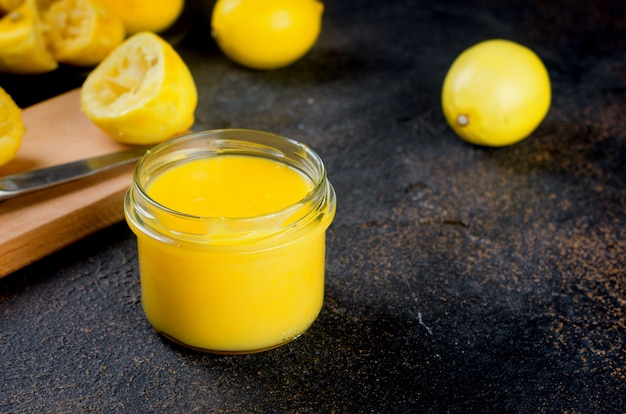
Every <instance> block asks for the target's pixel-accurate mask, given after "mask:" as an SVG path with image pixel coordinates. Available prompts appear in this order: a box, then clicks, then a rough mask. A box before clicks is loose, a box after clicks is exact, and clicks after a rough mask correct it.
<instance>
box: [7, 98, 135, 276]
mask: <svg viewBox="0 0 626 414" xmlns="http://www.w3.org/2000/svg"><path fill="white" fill-rule="evenodd" d="M22 117H23V120H24V124H25V126H26V129H27V131H26V134H25V135H24V137H23V141H22V146H21V147H20V149H19V151H18V153H17V156H16V158H15V159H13V160H11V161H10V162H9V163H7V164H5V165H3V166H0V176H5V175H8V174H13V173H16V172H22V171H29V170H33V169H38V168H42V167H47V166H50V165H56V164H61V163H65V162H69V161H75V160H79V159H82V158H87V157H92V156H96V155H102V154H107V153H111V152H116V151H121V150H124V149H127V148H129V147H128V146H125V145H122V144H119V143H117V142H115V141H114V140H112V139H111V138H109V137H108V136H106V135H105V134H104V133H103V132H102V131H100V130H99V129H98V128H97V127H96V126H95V125H94V124H93V123H91V121H90V120H89V119H88V118H87V117H86V116H85V115H84V114H83V113H82V112H81V111H80V90H79V89H76V90H72V91H70V92H67V93H65V94H62V95H59V96H57V97H54V98H52V99H49V100H47V101H44V102H41V103H39V104H36V105H33V106H31V107H29V108H26V109H24V111H23V112H22ZM133 168H134V163H131V164H129V165H126V166H123V167H120V168H117V169H113V170H109V171H106V172H103V173H101V174H96V175H95V176H91V177H87V178H84V179H81V180H78V181H75V182H71V183H66V184H62V185H59V186H57V187H52V188H48V189H45V190H41V191H36V192H33V193H29V194H25V195H23V196H18V197H15V198H12V199H7V200H3V201H0V277H3V276H6V275H8V274H10V273H11V272H14V271H15V270H17V269H20V268H22V267H24V266H26V265H28V264H29V263H32V262H34V261H36V260H38V259H40V258H42V257H44V256H46V255H48V254H50V253H52V252H54V251H56V250H59V249H60V248H62V247H65V246H67V245H69V244H71V243H73V242H75V241H77V240H79V239H81V238H83V237H85V236H87V235H89V234H91V233H94V232H96V231H98V230H101V229H103V228H105V227H107V226H110V225H112V224H114V223H116V222H119V221H121V220H123V218H124V211H123V198H124V194H125V193H126V190H127V189H128V186H129V185H130V183H131V180H132V172H133Z"/></svg>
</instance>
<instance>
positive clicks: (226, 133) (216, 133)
mask: <svg viewBox="0 0 626 414" xmlns="http://www.w3.org/2000/svg"><path fill="white" fill-rule="evenodd" d="M242 135H244V136H257V137H259V136H262V137H265V138H270V139H274V140H280V141H282V142H284V143H286V144H288V145H290V146H293V147H294V148H298V149H300V150H302V151H304V152H305V153H306V155H307V156H308V157H310V159H311V160H313V161H314V163H315V166H316V167H317V169H318V174H319V176H318V177H317V178H316V179H315V180H313V179H312V177H310V176H308V175H307V178H309V179H311V181H312V183H313V187H312V188H311V190H309V192H307V194H306V195H305V196H304V197H303V198H301V199H300V200H298V201H296V202H295V203H292V204H289V205H287V206H285V207H283V208H280V209H277V210H275V211H272V212H269V213H263V214H258V215H252V216H201V215H195V214H190V213H186V212H183V211H179V210H176V209H172V208H170V207H168V206H166V205H163V204H161V203H159V202H157V201H156V200H154V199H153V198H152V197H151V196H150V195H149V193H148V191H147V189H146V186H145V185H144V184H143V183H142V180H141V179H140V177H139V176H140V174H141V172H142V170H143V169H144V167H145V166H146V164H147V163H148V162H150V160H151V159H152V158H153V157H155V156H158V155H159V154H160V153H162V152H164V151H167V150H168V149H171V148H172V147H176V146H180V145H183V144H184V143H186V142H189V141H192V140H194V139H197V138H201V137H203V138H207V139H210V140H213V141H217V140H219V141H222V142H226V141H229V142H237V143H241V144H243V143H251V144H254V143H255V142H254V141H252V140H246V139H240V138H234V136H242ZM268 149H269V150H270V151H268V153H270V152H271V153H273V154H274V155H277V154H278V153H277V152H275V151H271V150H273V148H268ZM235 154H236V153H235ZM286 164H287V163H286ZM292 167H293V166H292ZM299 172H303V171H301V170H300V169H299ZM326 185H327V171H326V167H325V165H324V163H323V161H322V159H321V157H320V156H319V155H318V154H317V153H316V152H315V151H314V150H313V149H311V148H310V147H309V146H308V145H306V144H303V143H301V142H299V141H296V140H294V139H291V138H286V137H283V136H280V135H277V134H273V133H270V132H264V131H258V130H253V129H244V128H229V129H213V130H206V131H198V132H190V133H187V134H184V135H180V136H178V137H175V138H172V139H170V140H168V141H165V142H162V143H160V144H157V145H155V146H154V147H152V148H150V149H149V150H148V151H147V152H146V154H145V155H144V156H143V157H142V158H141V159H140V160H139V161H138V163H137V165H136V167H135V171H134V174H133V186H134V188H135V189H136V190H137V191H139V193H140V194H141V197H142V198H143V199H144V200H145V201H147V202H148V203H149V204H150V205H152V206H153V207H156V208H157V209H159V210H161V211H163V212H166V213H168V214H172V215H175V216H177V217H180V218H182V219H189V220H197V221H209V220H219V221H221V222H228V221H237V222H246V221H256V220H259V219H268V218H270V217H277V216H282V215H287V214H288V213H289V212H291V211H295V210H298V209H300V208H302V207H303V206H305V205H306V204H309V203H311V202H312V201H313V200H314V199H315V198H316V197H318V195H319V194H320V192H322V191H324V187H325V186H326Z"/></svg>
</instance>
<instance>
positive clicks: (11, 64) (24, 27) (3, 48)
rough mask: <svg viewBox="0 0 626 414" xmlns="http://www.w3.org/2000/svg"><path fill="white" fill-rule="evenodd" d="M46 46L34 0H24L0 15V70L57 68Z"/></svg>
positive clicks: (29, 71)
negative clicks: (16, 6) (0, 16)
mask: <svg viewBox="0 0 626 414" xmlns="http://www.w3.org/2000/svg"><path fill="white" fill-rule="evenodd" d="M57 66H58V63H57V61H56V59H54V56H52V53H50V51H49V50H48V49H47V45H46V39H45V35H44V31H43V22H42V20H41V16H40V14H39V11H38V9H37V3H36V1H35V0H26V1H24V3H23V4H22V5H21V6H19V7H18V8H17V9H15V10H13V11H11V12H9V13H8V14H6V15H4V16H3V17H2V19H0V71H3V72H11V73H21V74H35V73H44V72H49V71H52V70H54V69H56V68H57Z"/></svg>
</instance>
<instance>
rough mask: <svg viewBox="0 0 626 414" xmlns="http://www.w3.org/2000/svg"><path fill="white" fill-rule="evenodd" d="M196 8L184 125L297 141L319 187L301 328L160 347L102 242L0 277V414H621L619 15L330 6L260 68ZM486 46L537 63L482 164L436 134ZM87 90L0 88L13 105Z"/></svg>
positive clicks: (13, 80)
mask: <svg viewBox="0 0 626 414" xmlns="http://www.w3.org/2000/svg"><path fill="white" fill-rule="evenodd" d="M211 6H212V2H210V1H209V2H207V3H205V4H202V3H200V2H195V3H189V5H188V13H187V14H186V17H185V18H183V19H182V20H181V22H182V23H181V24H179V25H177V26H176V27H175V28H174V29H173V30H172V33H173V34H172V35H171V36H172V37H171V39H173V41H175V42H176V45H177V48H178V50H179V51H180V53H181V55H182V56H183V58H184V59H185V60H186V62H187V63H188V65H189V67H190V68H191V70H192V72H193V74H194V77H195V79H196V82H197V85H198V88H199V93H200V104H199V107H198V110H197V122H196V124H195V126H194V130H202V129H214V128H227V127H243V128H254V129H261V130H266V131H271V132H274V133H278V134H282V135H285V136H288V137H291V138H294V139H297V140H300V141H303V142H305V143H307V144H309V145H311V146H312V147H313V148H314V149H315V150H317V152H319V153H320V155H321V156H322V158H323V159H324V160H325V163H326V165H327V167H328V169H329V176H330V180H331V181H332V183H333V184H334V186H335V188H336V191H337V194H338V203H339V207H338V212H337V216H336V220H335V222H334V223H333V225H332V226H331V228H330V229H329V231H328V257H327V295H326V302H325V307H324V308H323V310H322V313H321V315H320V317H319V319H318V320H317V321H316V322H315V324H314V325H313V326H312V327H311V329H310V330H309V331H307V333H306V334H305V335H303V336H302V337H300V338H299V339H297V340H296V341H294V342H292V343H290V344H288V345H285V346H283V347H280V348H278V349H275V350H272V351H268V352H265V353H260V354H255V355H247V356H236V357H223V356H213V355H205V354H198V353H194V352H191V351H187V350H184V349H182V348H179V347H177V346H174V345H172V344H170V343H169V342H167V341H166V340H164V339H162V338H161V337H159V336H158V335H157V334H155V333H154V332H153V331H152V329H151V327H150V326H149V324H148V322H147V321H146V320H145V318H144V316H143V313H142V310H141V304H140V292H139V284H138V270H137V256H136V250H135V240H134V236H133V235H132V234H131V232H130V231H129V230H128V228H127V227H126V225H125V223H120V224H118V225H115V226H112V227H111V228H109V229H106V230H104V231H101V232H99V233H97V234H94V235H93V236H91V237H89V238H87V239H86V240H83V241H81V242H78V243H76V244H75V245H72V246H70V247H68V248H66V249H64V250H62V251H60V252H58V253H57V254H54V255H52V256H50V257H48V258H45V259H43V260H41V261H39V262H37V263H35V264H33V265H31V266H29V267H27V268H25V269H22V270H20V271H18V272H16V273H14V274H12V275H10V276H8V277H6V278H4V279H0V412H2V413H44V412H53V413H56V412H58V413H81V412H91V411H93V412H120V413H130V412H137V413H153V412H154V413H174V412H178V413H191V412H232V413H235V412H264V413H269V412H276V413H280V412H302V413H305V412H307V413H356V412H375V413H392V412H396V413H407V412H415V413H420V412H421V413H470V412H471V413H474V412H480V413H492V412H493V413H508V412H510V413H536V412H547V413H550V412H559V413H613V412H615V413H618V412H619V413H623V412H626V386H625V383H626V351H625V347H626V341H625V337H626V335H625V333H626V319H625V318H626V315H625V308H626V294H625V292H626V259H625V254H626V211H625V207H624V206H625V204H626V133H625V130H626V3H625V2H624V1H623V0H613V1H609V0H602V1H589V2H580V1H576V0H555V1H534V2H533V1H521V0H515V1H509V2H502V1H494V0H484V1H458V0H453V1H446V2H426V1H416V0H404V1H403V0H384V1H371V0H344V1H331V0H329V1H327V2H326V11H325V15H324V26H323V32H322V35H321V37H320V39H319V42H318V43H317V44H316V46H315V48H314V49H313V50H312V51H311V52H310V53H309V54H308V55H307V56H306V57H305V58H303V59H302V60H300V61H299V62H297V63H295V64H294V65H292V66H290V67H288V68H285V69H282V70H277V71H271V72H262V71H253V70H248V69H245V68H242V67H239V66H237V65H235V64H233V63H231V62H230V61H228V60H227V59H226V58H225V57H224V56H223V55H222V54H221V53H220V52H219V50H218V49H217V48H216V46H215V45H214V43H213V41H212V40H211V38H210V29H209V28H208V17H207V16H208V13H209V10H210V8H211ZM183 23H184V24H183ZM168 35H169V34H168ZM183 35H184V36H185V37H184V38H182V40H181V36H183ZM496 37H501V38H507V39H510V40H515V41H518V42H520V43H523V44H525V45H527V46H529V47H530V48H532V49H533V50H535V52H537V54H538V55H539V56H540V57H541V58H542V59H543V60H544V62H545V64H546V66H547V67H548V70H549V72H550V75H551V79H552V86H553V102H552V106H551V109H550V112H549V114H548V116H547V118H546V119H545V121H544V122H543V123H542V125H541V126H540V127H539V128H538V129H537V131H536V132H535V133H534V134H533V135H532V136H531V137H530V138H529V139H527V140H525V141H523V142H521V143H519V144H517V145H514V146H511V147H507V148H500V149H488V148H481V147H474V146H471V145H469V144H466V143H464V142H463V141H461V140H460V139H459V138H458V137H456V136H455V135H454V133H453V132H452V131H451V129H449V127H448V126H447V125H446V123H445V120H444V118H443V115H442V113H441V109H440V90H441V85H442V82H443V78H444V75H445V73H446V70H447V68H448V67H449V65H450V64H451V63H452V61H453V60H454V58H455V57H456V56H457V55H458V54H459V53H460V52H461V51H463V50H464V49H465V48H467V47H469V46H470V45H472V44H474V43H476V42H479V41H481V40H486V39H489V38H496ZM83 78H84V73H81V71H79V70H75V69H70V68H61V69H59V70H58V71H56V72H54V73H52V74H48V75H41V76H31V77H27V78H23V77H15V76H8V75H2V76H0V84H1V85H2V86H3V87H4V88H5V89H7V90H8V91H9V92H10V93H12V94H13V95H14V98H15V99H16V100H17V101H18V103H20V105H22V106H26V105H29V104H32V103H34V102H37V101H39V100H41V99H44V98H47V97H49V96H52V95H54V94H57V93H60V92H62V91H64V90H67V89H70V88H73V87H76V86H79V85H80V83H81V82H82V80H83ZM0 254H1V253H0Z"/></svg>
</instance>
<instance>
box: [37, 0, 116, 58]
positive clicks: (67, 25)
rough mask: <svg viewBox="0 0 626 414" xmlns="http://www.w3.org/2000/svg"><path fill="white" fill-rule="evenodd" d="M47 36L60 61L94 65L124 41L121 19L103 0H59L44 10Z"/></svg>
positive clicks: (55, 55) (49, 44)
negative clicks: (101, 0)
mask: <svg viewBox="0 0 626 414" xmlns="http://www.w3.org/2000/svg"><path fill="white" fill-rule="evenodd" d="M44 22H45V23H46V25H47V27H48V30H47V32H46V39H47V41H48V46H49V47H50V50H51V51H52V54H53V55H54V57H55V58H56V60H57V61H59V62H62V63H67V64H71V65H77V66H95V65H97V64H98V63H100V61H102V59H104V58H105V56H107V55H108V54H109V53H111V51H113V49H115V48H116V47H117V46H119V45H120V44H122V42H123V41H124V37H125V36H126V32H125V29H124V23H123V22H122V19H121V18H120V17H119V16H117V15H116V14H115V13H113V12H112V11H111V10H110V9H109V8H108V7H107V6H105V5H104V4H102V3H101V2H100V0H58V1H56V2H54V3H53V4H52V5H51V6H50V7H49V8H48V9H47V10H46V11H45V13H44Z"/></svg>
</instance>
